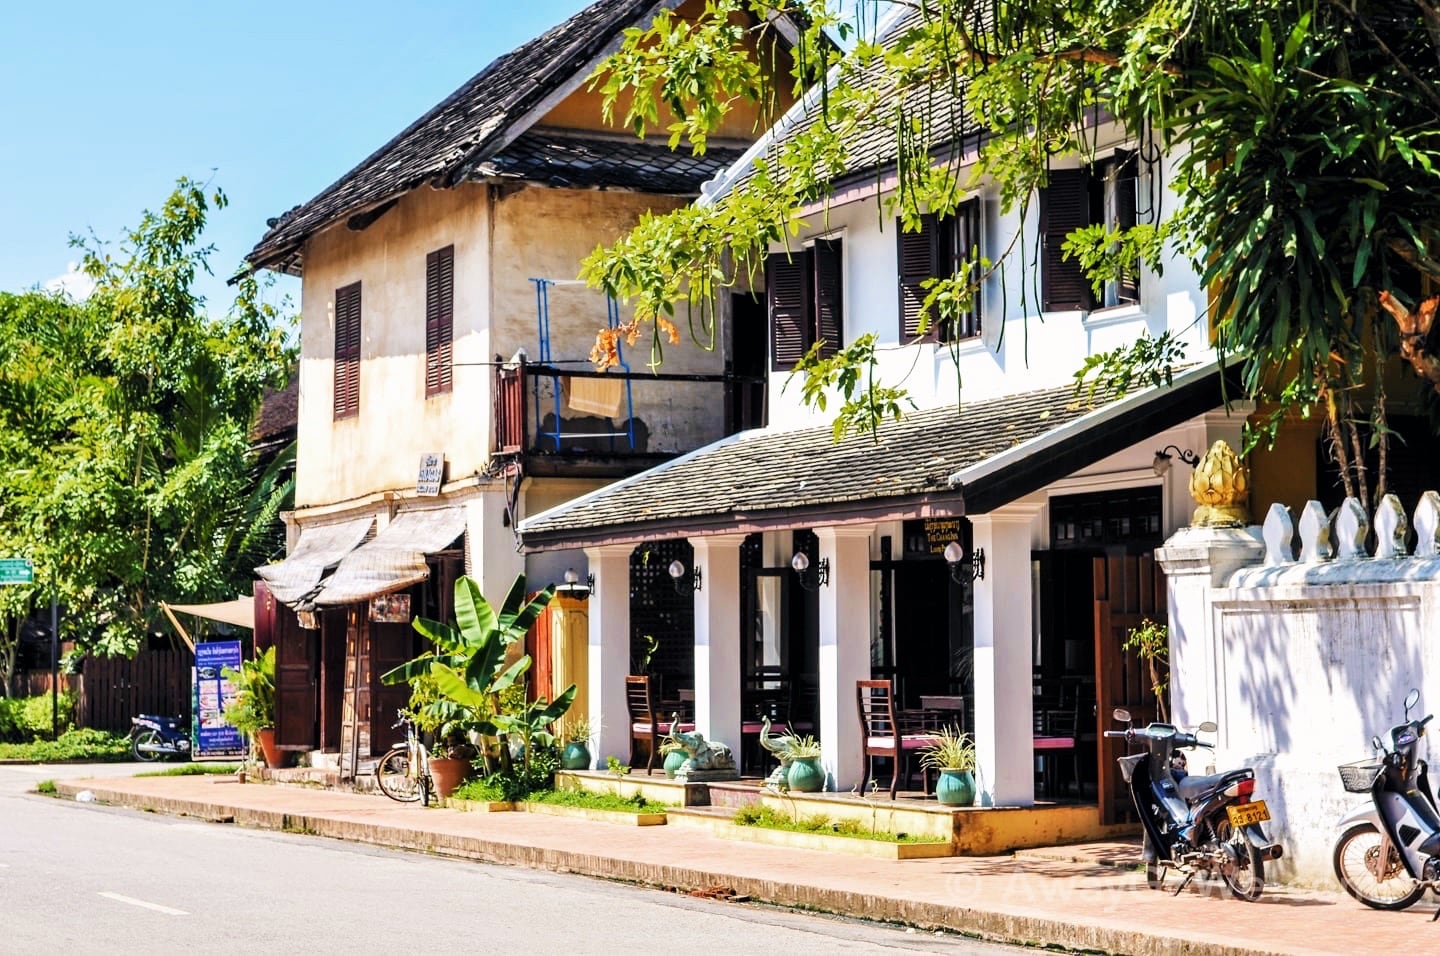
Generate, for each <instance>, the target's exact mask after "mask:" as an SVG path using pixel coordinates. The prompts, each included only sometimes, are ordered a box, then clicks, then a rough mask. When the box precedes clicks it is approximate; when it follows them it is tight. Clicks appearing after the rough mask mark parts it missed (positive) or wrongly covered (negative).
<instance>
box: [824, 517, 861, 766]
mask: <svg viewBox="0 0 1440 956" xmlns="http://www.w3.org/2000/svg"><path fill="white" fill-rule="evenodd" d="M870 531H871V529H870V528H869V527H868V526H864V527H841V528H816V529H815V536H816V537H817V538H819V539H820V560H821V561H829V562H830V583H829V584H828V585H826V586H822V587H821V588H820V749H821V762H822V763H823V764H824V765H825V772H826V773H827V774H829V777H830V784H831V787H832V789H834V790H840V791H844V790H849V789H850V788H851V787H853V786H855V785H856V784H858V783H859V782H860V774H859V773H857V772H856V771H859V770H860V769H862V768H861V765H860V762H861V760H862V759H863V757H862V754H863V751H862V749H861V746H860V745H861V739H860V718H859V715H858V714H857V713H856V710H855V682H856V681H857V680H868V679H869V678H870ZM812 573H813V572H812Z"/></svg>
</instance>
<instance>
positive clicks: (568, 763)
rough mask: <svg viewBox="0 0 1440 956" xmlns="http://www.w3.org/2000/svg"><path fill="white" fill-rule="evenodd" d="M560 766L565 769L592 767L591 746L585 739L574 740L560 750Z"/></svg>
mask: <svg viewBox="0 0 1440 956" xmlns="http://www.w3.org/2000/svg"><path fill="white" fill-rule="evenodd" d="M560 766H561V768H562V769H565V770H588V769H590V748H589V747H588V746H586V744H585V741H583V740H572V741H570V742H569V743H568V744H566V745H565V749H564V750H562V751H560Z"/></svg>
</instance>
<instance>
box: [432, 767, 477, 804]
mask: <svg viewBox="0 0 1440 956" xmlns="http://www.w3.org/2000/svg"><path fill="white" fill-rule="evenodd" d="M469 772H470V761H468V760H459V759H456V758H454V757H431V758H430V779H431V780H433V781H435V792H436V793H438V794H439V795H440V796H441V798H442V799H443V798H445V797H448V796H450V794H452V793H454V792H455V790H456V788H457V787H459V786H460V784H461V783H463V782H464V780H465V775H466V774H467V773H469Z"/></svg>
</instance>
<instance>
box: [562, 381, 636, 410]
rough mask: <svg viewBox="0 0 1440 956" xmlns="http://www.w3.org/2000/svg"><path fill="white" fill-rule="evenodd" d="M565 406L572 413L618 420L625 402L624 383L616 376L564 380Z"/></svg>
mask: <svg viewBox="0 0 1440 956" xmlns="http://www.w3.org/2000/svg"><path fill="white" fill-rule="evenodd" d="M565 382H566V384H567V388H566V398H565V401H566V404H567V405H569V406H570V408H571V410H572V411H577V412H582V413H584V414H586V415H599V416H600V417H601V418H619V417H620V410H621V408H622V407H623V406H624V402H625V383H624V381H623V380H621V378H620V377H619V376H618V375H617V376H613V377H612V376H605V377H604V378H580V377H579V376H567V377H566V378H565Z"/></svg>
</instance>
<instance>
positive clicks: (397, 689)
mask: <svg viewBox="0 0 1440 956" xmlns="http://www.w3.org/2000/svg"><path fill="white" fill-rule="evenodd" d="M414 656H415V629H414V628H413V627H411V626H410V625H409V624H380V623H375V622H373V621H372V622H371V624H370V668H371V670H370V701H371V702H372V704H373V707H372V709H371V718H370V740H371V749H370V750H368V751H367V750H365V749H364V748H361V750H360V755H361V757H362V758H364V757H365V756H366V755H369V756H371V757H378V756H380V755H381V754H383V753H385V751H387V750H389V749H390V745H391V744H393V743H395V742H396V741H398V740H401V739H403V736H404V735H403V734H401V733H400V731H399V730H394V729H392V726H393V725H394V723H395V720H396V717H397V711H400V710H403V709H405V708H406V707H407V706H409V704H410V685H409V684H405V683H400V684H383V683H381V682H380V675H381V674H384V673H386V672H387V671H392V670H394V669H395V668H397V667H399V666H400V665H401V664H404V663H405V662H407V661H409V660H410V659H412V658H413V657H414Z"/></svg>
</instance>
